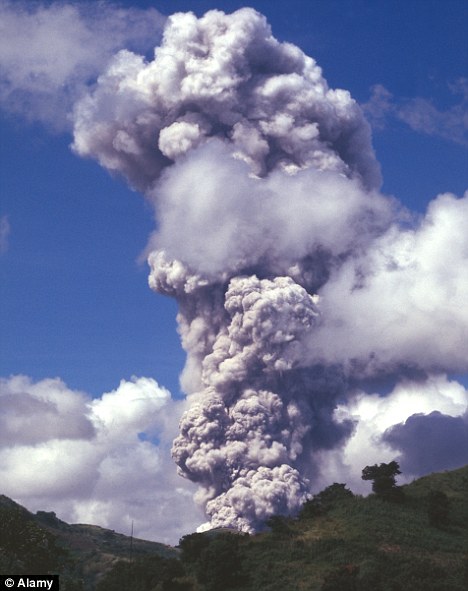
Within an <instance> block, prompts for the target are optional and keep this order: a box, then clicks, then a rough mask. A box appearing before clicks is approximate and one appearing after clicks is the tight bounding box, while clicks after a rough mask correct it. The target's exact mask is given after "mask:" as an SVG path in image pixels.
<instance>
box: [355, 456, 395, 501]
mask: <svg viewBox="0 0 468 591" xmlns="http://www.w3.org/2000/svg"><path fill="white" fill-rule="evenodd" d="M398 474H401V472H400V466H399V464H398V462H395V461H393V462H390V463H389V464H380V465H377V464H374V465H373V466H366V467H365V468H364V469H363V471H362V476H361V478H362V479H363V480H372V481H373V482H372V491H373V492H374V493H375V494H376V495H377V496H378V497H380V498H382V499H385V500H389V501H401V500H402V498H403V493H402V491H401V489H400V488H399V487H398V486H397V485H396V480H395V477H396V476H397V475H398Z"/></svg>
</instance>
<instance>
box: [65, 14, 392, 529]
mask: <svg viewBox="0 0 468 591" xmlns="http://www.w3.org/2000/svg"><path fill="white" fill-rule="evenodd" d="M74 124H75V130H74V134H75V136H74V137H75V139H74V150H75V151H76V152H77V153H79V154H80V155H82V156H91V157H93V158H96V159H97V160H98V161H99V162H100V163H101V164H102V165H103V166H104V167H106V168H107V169H109V170H111V171H116V172H118V173H121V174H123V175H124V176H125V177H126V178H127V179H128V181H129V183H130V184H131V185H132V186H133V187H134V188H136V189H137V190H140V191H142V192H144V193H145V195H146V196H147V197H148V199H150V200H151V201H152V202H153V203H154V206H155V209H156V212H157V219H158V230H157V231H156V232H155V234H154V236H153V237H152V238H151V241H150V254H149V259H148V260H149V264H150V267H151V274H150V285H151V287H152V288H153V289H154V290H156V291H157V292H159V293H161V294H165V295H168V296H171V297H173V298H175V299H176V300H177V302H178V305H179V313H178V324H179V331H180V335H181V339H182V344H183V347H184V348H185V350H186V351H187V362H186V366H185V369H184V372H183V375H182V378H181V381H182V385H183V388H184V389H185V391H186V393H187V396H188V399H189V402H190V407H189V410H188V411H187V412H186V413H185V414H184V416H183V417H182V420H181V423H180V435H179V436H178V437H177V438H176V440H175V441H174V445H173V457H174V460H175V462H176V463H177V465H178V467H179V470H180V473H181V474H182V475H183V476H184V477H186V478H189V479H190V480H192V481H194V482H196V483H198V485H199V492H198V493H197V496H198V501H199V502H201V503H202V504H203V506H204V508H205V510H206V513H207V515H208V516H209V518H210V521H211V525H212V526H235V527H237V528H239V529H241V530H244V531H252V530H254V529H255V528H257V527H259V525H260V524H261V523H262V522H263V521H264V520H265V519H266V518H267V517H268V516H269V515H272V514H277V513H280V514H286V513H291V512H294V511H296V510H297V509H298V508H299V507H300V506H301V504H302V503H303V502H304V500H305V499H306V498H307V495H308V492H309V488H310V485H309V478H310V476H311V475H312V476H313V472H314V470H315V469H316V463H315V462H314V454H316V453H317V452H319V451H320V450H323V449H332V448H334V447H336V446H338V445H340V444H341V443H343V442H344V441H345V440H346V437H347V436H348V435H349V434H350V432H351V430H352V425H351V424H350V422H347V421H343V422H340V423H338V422H336V420H335V419H334V416H333V412H334V410H335V408H336V405H337V402H338V401H339V400H340V398H342V397H343V396H344V395H345V393H346V379H347V375H346V370H345V369H344V368H343V366H342V365H340V364H338V363H335V362H334V361H333V360H330V359H327V358H326V356H321V355H320V352H319V351H317V352H315V353H314V331H316V330H317V328H318V327H320V325H321V323H322V322H323V317H322V313H321V299H320V290H321V288H322V287H323V286H324V285H326V284H327V282H328V281H329V279H330V277H332V276H333V274H334V273H336V272H337V270H339V269H340V267H341V266H342V264H343V262H345V261H349V260H350V259H352V258H353V257H354V258H355V257H357V256H358V255H359V253H362V252H364V251H365V248H366V246H367V245H368V244H369V243H370V242H372V241H373V240H375V239H376V238H378V237H379V236H380V235H381V234H382V233H383V232H384V231H385V230H386V229H387V228H388V227H389V225H390V223H391V221H392V219H393V215H394V213H393V211H392V207H393V206H392V204H391V202H390V201H389V200H387V199H385V198H384V197H382V196H381V195H379V193H378V187H379V184H380V172H379V166H378V164H377V162H376V160H375V157H374V153H373V149H372V146H371V139H370V130H369V126H368V124H367V123H366V121H365V120H364V118H363V115H362V112H361V110H360V108H359V106H358V105H357V104H356V102H355V101H354V100H353V99H352V98H351V97H350V95H349V93H348V92H346V91H343V90H333V89H329V88H328V86H327V83H326V81H325V80H324V78H323V77H322V74H321V70H320V68H319V67H318V66H317V65H316V63H315V61H314V60H313V59H311V58H310V57H307V56H306V55H304V53H303V52H302V51H301V50H299V49H298V48H297V47H295V46H293V45H291V44H289V43H280V42H278V41H277V40H276V39H275V38H274V37H273V36H272V34H271V31H270V28H269V25H268V23H267V22H266V20H265V18H264V17H263V16H261V15H260V14H258V13H257V12H255V11H254V10H252V9H241V10H239V11H237V12H235V13H233V14H231V15H226V14H224V13H223V12H220V11H211V12H208V13H207V14H206V15H205V16H203V17H202V18H200V19H197V18H196V17H195V16H194V15H193V14H176V15H173V16H171V17H170V18H169V19H168V22H167V25H166V28H165V31H164V37H163V41H162V44H161V46H160V47H157V48H156V49H155V55H154V59H153V60H151V61H146V60H145V59H144V58H143V57H141V56H139V55H136V54H134V53H131V52H129V51H121V52H119V53H118V54H117V55H116V56H115V57H114V59H113V61H112V62H111V64H110V65H109V67H108V69H107V71H106V72H105V73H104V74H103V75H102V76H101V77H100V78H99V80H98V83H97V85H96V86H95V88H94V89H93V91H92V92H90V93H89V94H88V96H87V97H85V98H84V99H83V100H81V101H80V103H79V104H78V105H77V107H76V110H75V114H74Z"/></svg>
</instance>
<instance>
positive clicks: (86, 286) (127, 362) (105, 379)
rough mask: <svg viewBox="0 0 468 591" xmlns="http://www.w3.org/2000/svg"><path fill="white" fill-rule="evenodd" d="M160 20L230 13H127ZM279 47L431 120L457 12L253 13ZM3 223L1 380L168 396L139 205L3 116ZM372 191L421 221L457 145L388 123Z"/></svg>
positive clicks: (446, 87)
mask: <svg viewBox="0 0 468 591" xmlns="http://www.w3.org/2000/svg"><path fill="white" fill-rule="evenodd" d="M123 4H124V5H128V6H137V5H138V6H141V7H145V8H146V7H149V6H154V7H156V8H157V9H158V10H160V11H161V12H162V13H163V14H169V13H171V12H173V11H174V12H175V11H179V10H181V11H185V10H193V11H194V12H195V13H196V14H197V15H201V14H203V13H204V12H205V11H206V10H208V9H212V8H219V9H221V10H225V11H232V10H235V9H237V8H239V7H241V6H243V5H244V3H243V2H235V1H224V2H222V1H220V2H214V1H198V0H197V1H185V2H184V1H178V0H175V1H174V0H171V2H167V1H166V2H164V1H161V2H159V3H158V2H155V3H153V2H127V3H123ZM250 5H251V6H253V7H254V8H256V9H258V10H259V11H261V12H263V14H265V15H266V16H267V18H268V20H269V22H270V24H271V25H272V29H273V33H274V35H275V36H276V37H277V38H278V39H279V40H285V41H290V42H292V43H295V44H297V45H299V46H300V47H301V48H302V49H303V50H304V51H305V52H306V53H307V54H309V55H311V56H312V57H314V58H315V59H316V60H317V62H318V64H319V65H320V66H321V67H322V69H323V73H324V76H325V78H326V79H327V81H328V82H329V84H330V86H332V87H338V88H345V89H348V90H350V92H351V94H352V96H353V97H354V98H356V100H358V101H359V102H361V103H366V102H367V101H368V100H369V98H370V95H371V87H372V86H374V85H376V84H381V85H383V86H384V87H385V88H386V89H387V90H388V91H389V92H391V93H392V94H393V95H394V97H395V100H396V101H403V100H407V99H413V98H416V97H420V98H422V99H424V100H426V101H430V102H431V103H432V104H433V105H434V107H435V108H436V109H437V110H438V111H441V112H444V111H447V110H449V109H451V108H453V106H454V105H456V104H457V103H460V100H461V97H460V96H459V95H455V94H454V93H453V91H451V90H450V86H451V85H453V84H454V83H455V82H456V81H457V80H458V79H460V78H461V77H463V76H466V75H467V51H468V49H467V47H468V45H467V38H466V25H467V18H468V17H467V5H466V3H465V2H463V1H458V0H448V1H444V2H441V1H440V0H439V1H427V2H421V1H420V0H413V1H409V2H407V1H404V2H403V1H391V0H387V1H377V2H369V1H338V2H336V1H331V2H324V1H305V0H304V1H292V2H288V3H280V2H271V1H254V2H251V3H250ZM0 122H1V135H0V142H1V143H0V149H1V162H2V181H1V183H2V185H1V204H0V213H1V215H6V216H8V222H9V226H10V233H9V238H8V245H9V246H8V250H7V252H5V253H4V254H3V255H2V256H1V259H0V272H1V284H2V287H1V298H2V305H1V309H0V314H1V325H2V336H1V337H0V338H1V341H0V343H1V345H0V346H1V349H0V351H1V355H0V364H1V365H0V373H1V375H3V376H8V375H10V374H16V373H24V374H27V375H30V376H32V377H33V378H36V379H39V378H44V377H55V376H60V377H61V378H62V379H64V380H65V382H66V383H67V384H69V385H70V386H71V387H73V388H77V389H82V390H85V391H87V392H89V393H92V394H94V395H98V394H100V393H101V392H102V391H105V390H108V389H110V388H113V387H115V386H116V384H117V383H118V381H119V380H120V379H121V378H129V377H130V376H131V375H145V376H148V375H151V376H154V377H156V378H157V379H158V380H159V381H160V383H162V384H164V385H165V386H167V387H168V388H169V389H170V390H171V391H172V392H173V393H174V394H176V395H177V393H178V374H179V372H180V370H181V368H182V366H183V362H184V354H183V352H182V351H181V349H180V346H179V339H178V336H177V333H176V329H175V327H176V324H175V318H174V317H175V314H176V307H175V304H174V302H173V301H170V300H169V299H167V298H163V297H162V296H159V295H155V294H154V293H152V292H151V291H150V290H149V289H148V287H147V279H146V275H147V269H146V264H145V263H144V262H139V263H138V262H137V260H138V258H139V255H140V253H141V252H142V251H143V249H144V247H145V244H146V241H147V237H148V235H149V233H150V231H151V230H152V228H153V216H152V213H151V210H150V209H149V207H148V206H147V205H146V204H145V202H144V200H143V199H142V198H141V197H140V196H139V195H137V194H135V193H134V192H132V191H131V190H129V189H128V188H126V186H125V184H124V183H123V181H121V180H120V179H115V178H111V177H110V176H109V175H108V174H107V173H106V172H105V171H103V170H102V169H100V168H99V167H98V165H97V164H95V163H94V162H89V161H84V160H81V159H79V158H77V157H76V156H74V155H73V154H72V153H71V151H70V150H69V148H68V145H69V144H70V140H71V138H70V136H69V135H67V134H66V133H65V134H51V133H49V132H48V131H47V130H46V129H44V128H43V127H42V126H41V125H40V124H33V125H30V124H27V123H25V122H24V120H22V119H21V118H13V117H12V116H11V115H9V114H5V113H3V114H2V119H1V121H0ZM374 146H375V149H376V152H377V157H378V160H379V161H380V163H381V166H382V172H383V178H384V184H383V191H384V192H385V193H388V194H393V195H395V196H397V197H398V199H400V200H401V201H402V202H403V203H404V204H405V205H407V206H408V207H410V208H411V209H413V210H417V211H421V212H422V211H424V210H425V207H426V204H427V203H428V201H429V200H431V199H432V198H434V197H435V196H436V195H437V194H438V193H439V192H444V191H452V192H454V193H455V194H457V195H461V194H462V192H463V191H464V189H465V188H466V186H467V176H468V172H467V163H466V144H465V145H464V146H463V145H460V144H459V143H456V142H454V141H450V140H449V139H445V138H441V137H438V136H437V135H430V134H428V133H424V132H417V131H414V130H412V129H411V128H410V127H409V126H408V125H406V124H404V123H402V122H401V121H398V120H396V119H395V118H393V119H390V120H388V121H387V122H385V124H384V128H383V129H380V130H376V131H375V132H374Z"/></svg>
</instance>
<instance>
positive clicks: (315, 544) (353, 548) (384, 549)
mask: <svg viewBox="0 0 468 591" xmlns="http://www.w3.org/2000/svg"><path fill="white" fill-rule="evenodd" d="M381 466H382V465H381ZM384 466H385V465H384ZM368 468H369V467H368ZM370 468H374V467H370ZM392 468H395V466H393V467H392ZM396 468H397V469H398V465H397V466H396ZM378 469H379V466H377V470H378ZM371 472H372V474H374V471H373V470H371ZM387 472H388V470H387ZM390 472H391V470H390ZM394 475H395V474H394ZM374 476H375V474H374ZM390 478H391V476H390ZM393 487H395V488H397V489H398V490H399V493H398V497H399V502H397V503H395V502H389V500H390V501H392V500H394V499H393V493H392V494H390V497H388V495H386V494H384V495H379V494H377V493H375V494H372V495H370V496H369V497H367V498H363V497H360V496H355V495H353V493H352V492H351V491H350V490H348V489H347V488H346V486H345V485H344V484H339V483H335V484H333V485H332V486H330V487H328V488H326V489H325V490H324V491H322V492H321V493H320V494H318V495H316V496H315V497H314V498H313V499H311V500H310V501H308V502H307V503H306V504H305V505H304V507H303V509H302V511H301V512H300V514H299V515H298V516H297V517H296V518H294V519H293V518H286V517H283V516H275V517H273V518H271V519H270V520H269V521H268V526H269V528H268V530H267V531H264V532H262V533H259V534H256V535H253V536H249V535H244V534H239V533H237V532H234V531H230V530H228V529H227V528H224V529H221V530H212V531H211V532H207V533H204V534H190V535H187V536H184V537H183V538H182V539H181V541H180V544H179V548H178V549H177V550H175V549H168V548H167V547H163V548H164V549H165V552H166V553H164V552H160V551H159V550H160V549H161V548H158V545H156V544H155V545H154V547H153V548H152V549H151V550H150V547H149V546H148V547H147V548H146V551H145V552H143V551H140V552H135V553H134V554H132V555H130V553H129V545H128V542H129V540H128V538H125V536H121V538H123V539H122V540H120V538H119V536H118V534H114V533H113V532H108V530H102V529H101V528H93V527H92V526H68V525H67V524H63V522H60V523H61V524H63V525H62V526H61V527H62V528H65V529H66V528H74V527H80V528H89V529H88V530H86V531H87V535H88V536H89V537H90V539H91V540H93V544H94V545H95V546H94V547H95V548H98V547H100V548H101V550H100V552H101V561H100V567H101V571H99V574H100V577H99V580H98V581H97V584H96V583H95V586H94V587H93V586H92V585H91V583H90V582H89V581H90V580H91V579H90V578H88V580H87V581H86V580H85V582H84V584H85V586H84V588H85V589H86V588H89V589H94V588H95V589H96V591H120V590H121V589H126V590H128V591H224V590H225V589H226V590H237V591H240V590H242V591H406V590H408V591H462V590H464V589H466V588H467V583H468V564H467V560H466V557H467V551H468V466H467V467H465V468H461V469H459V470H454V471H451V472H444V473H441V474H432V475H430V476H426V477H424V478H421V479H419V480H417V481H415V482H413V483H412V484H410V485H407V486H403V487H396V485H395V482H394V481H393V485H392V487H391V488H393ZM10 503H11V501H10ZM0 505H1V504H0ZM23 511H25V510H24V509H23ZM26 513H27V512H26ZM29 515H30V514H29ZM45 515H46V516H47V515H48V516H50V519H52V520H53V519H56V518H55V516H51V514H45ZM32 517H33V518H34V519H35V520H36V521H34V523H35V524H36V526H37V527H38V528H40V527H42V526H40V525H38V522H37V516H32ZM41 519H42V524H44V516H42V517H41ZM57 521H59V520H57ZM2 523H3V521H2ZM34 531H35V530H34ZM106 532H107V533H106ZM49 533H50V530H49ZM28 535H29V538H28V537H27V536H26V538H27V539H32V537H31V535H30V534H28ZM34 535H37V532H36V533H35V534H34ZM80 535H82V536H84V535H85V534H84V530H82V531H81V534H80ZM106 536H107V537H110V539H111V541H110V545H109V546H108V549H111V550H112V551H111V552H110V555H112V560H109V561H108V562H107V563H106V562H105V560H104V558H102V556H104V554H105V552H104V549H103V548H104V547H103V546H102V544H103V541H104V539H105V538H106ZM112 536H116V538H112ZM33 537H34V536H33ZM35 539H41V538H40V536H39V538H35ZM112 539H113V541H112ZM1 540H2V542H1V544H0V552H1V553H0V556H1V557H2V558H4V557H5V556H7V555H8V556H11V555H12V552H11V549H10V550H8V549H5V539H4V537H2V538H1ZM97 540H100V541H99V542H98V541H97ZM125 540H126V544H127V546H126V550H125V552H123V551H122V552H121V553H120V560H119V551H118V544H123V546H121V549H122V548H124V546H125V544H124V541H125ZM15 543H16V542H15ZM143 543H144V542H143ZM2 544H3V545H2ZM99 544H101V545H100V546H99ZM148 544H150V543H148ZM7 546H8V544H7ZM40 547H41V548H44V547H46V548H49V549H50V550H51V551H52V554H53V555H54V559H56V560H58V562H57V563H56V564H59V563H60V564H62V565H65V566H64V567H63V568H68V570H67V571H66V572H67V573H68V574H67V576H68V578H69V581H70V584H71V583H72V575H73V573H83V572H84V569H85V565H86V561H87V560H88V559H91V554H89V555H86V552H84V553H82V554H78V553H77V552H76V551H75V550H69V548H70V546H69V545H68V546H67V545H64V544H63V538H59V537H57V538H56V539H55V541H54V540H52V539H51V540H49V541H48V542H47V544H45V545H44V544H42V545H40ZM57 548H60V551H61V552H65V551H68V555H65V554H60V552H59V553H58V555H57V556H55V552H56V550H57ZM171 551H172V554H171V553H170V552H171ZM67 556H68V558H67ZM70 557H71V558H70ZM32 559H33V556H31V560H32ZM70 559H71V560H74V561H75V562H74V563H73V564H74V567H71V566H70V562H68V563H67V562H66V561H67V560H69V561H70ZM28 560H29V558H28ZM60 561H62V562H60ZM44 564H45V562H44ZM67 564H68V566H66V565H67ZM60 568H62V567H60ZM73 569H75V570H73ZM58 572H61V571H60V570H59V571H58ZM64 572H65V571H64ZM97 574H98V573H97V571H95V575H94V581H96V580H97V578H96V575H97ZM76 581H78V575H77V577H76ZM76 584H78V582H76ZM65 589H67V587H65ZM71 589H79V587H74V588H72V587H70V590H71Z"/></svg>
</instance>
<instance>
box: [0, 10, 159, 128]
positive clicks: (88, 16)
mask: <svg viewBox="0 0 468 591" xmlns="http://www.w3.org/2000/svg"><path fill="white" fill-rule="evenodd" d="M164 21H165V17H163V16H162V15H161V14H160V13H159V12H158V11H157V10H155V9H154V8H150V9H147V10H142V9H139V8H122V7H119V6H118V5H116V4H113V3H111V2H103V1H99V2H89V3H88V2H52V3H50V4H47V5H44V4H42V3H36V2H28V1H26V0H15V1H14V2H13V1H12V0H0V104H1V106H2V107H3V108H5V109H7V110H9V111H10V112H14V113H17V114H20V115H21V116H23V117H26V118H27V119H29V120H39V121H41V122H43V123H46V124H48V125H49V126H51V127H52V128H55V129H62V128H63V127H65V126H66V125H67V117H68V115H69V114H70V112H71V110H72V107H73V104H74V103H75V101H76V99H77V98H78V97H79V96H80V95H81V94H82V92H83V89H84V88H85V87H86V85H87V84H89V83H90V82H93V81H95V79H96V77H97V76H98V75H99V73H100V72H101V71H102V69H103V67H104V66H105V65H106V63H107V62H108V61H109V59H110V58H111V57H112V55H113V54H114V53H116V52H117V51H119V50H120V49H133V50H137V51H141V52H143V53H144V52H146V51H148V50H150V49H152V48H153V47H154V46H155V45H156V44H157V42H158V39H159V36H160V33H161V30H162V25H163V23H164Z"/></svg>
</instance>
